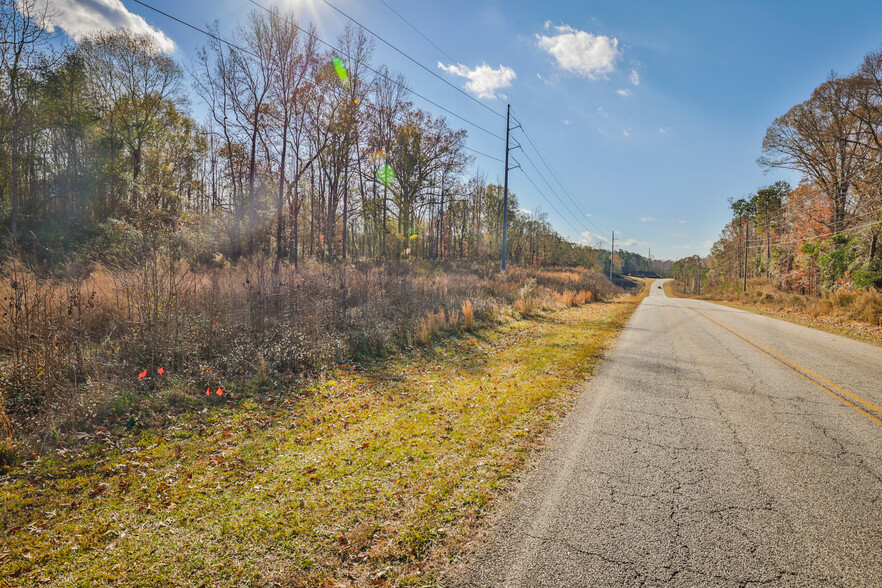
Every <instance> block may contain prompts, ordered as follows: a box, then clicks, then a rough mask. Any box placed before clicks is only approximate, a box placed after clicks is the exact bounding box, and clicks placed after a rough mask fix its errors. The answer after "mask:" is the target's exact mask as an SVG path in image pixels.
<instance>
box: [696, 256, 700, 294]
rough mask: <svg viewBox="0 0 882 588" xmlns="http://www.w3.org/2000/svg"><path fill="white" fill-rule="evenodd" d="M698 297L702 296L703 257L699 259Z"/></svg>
mask: <svg viewBox="0 0 882 588" xmlns="http://www.w3.org/2000/svg"><path fill="white" fill-rule="evenodd" d="M697 293H698V295H699V296H700V295H701V257H699V258H698V292H697Z"/></svg>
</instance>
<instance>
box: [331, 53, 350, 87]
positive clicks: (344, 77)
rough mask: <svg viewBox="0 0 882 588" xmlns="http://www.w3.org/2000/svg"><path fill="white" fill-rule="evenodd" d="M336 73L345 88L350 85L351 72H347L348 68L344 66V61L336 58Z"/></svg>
mask: <svg viewBox="0 0 882 588" xmlns="http://www.w3.org/2000/svg"><path fill="white" fill-rule="evenodd" d="M334 71H336V72H337V77H338V78H340V81H341V82H343V85H344V86H348V85H349V72H348V71H346V66H345V65H343V60H342V59H340V58H339V57H337V56H336V55H335V56H334Z"/></svg>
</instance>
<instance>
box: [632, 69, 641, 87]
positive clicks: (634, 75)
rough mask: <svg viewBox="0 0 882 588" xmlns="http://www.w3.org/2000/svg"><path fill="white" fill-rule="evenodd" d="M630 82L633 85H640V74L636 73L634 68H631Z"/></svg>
mask: <svg viewBox="0 0 882 588" xmlns="http://www.w3.org/2000/svg"><path fill="white" fill-rule="evenodd" d="M631 83H632V84H634V85H635V86H639V85H640V75H639V74H638V73H637V70H636V69H632V70H631Z"/></svg>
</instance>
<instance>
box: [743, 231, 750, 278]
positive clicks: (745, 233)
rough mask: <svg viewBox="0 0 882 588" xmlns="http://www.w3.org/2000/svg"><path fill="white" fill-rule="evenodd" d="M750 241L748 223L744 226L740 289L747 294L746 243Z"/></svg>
mask: <svg viewBox="0 0 882 588" xmlns="http://www.w3.org/2000/svg"><path fill="white" fill-rule="evenodd" d="M749 241H750V221H749V220H748V221H747V224H746V225H744V285H743V286H742V287H741V291H742V292H747V243H748V242H749Z"/></svg>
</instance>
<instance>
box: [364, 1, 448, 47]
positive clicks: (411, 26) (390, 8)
mask: <svg viewBox="0 0 882 588" xmlns="http://www.w3.org/2000/svg"><path fill="white" fill-rule="evenodd" d="M380 2H382V3H383V5H384V6H385V7H386V8H388V9H389V10H391V11H392V12H393V13H394V14H395V16H397V17H398V18H400V19H401V20H403V21H404V22H405V24H406V25H407V26H409V27H410V28H412V29H413V30H415V31H416V32H417V34H418V35H419V36H420V37H422V38H423V39H425V40H426V41H428V42H429V43H430V44H431V45H432V47H434V48H435V49H437V50H438V51H440V52H441V53H442V54H443V55H444V57H446V58H447V59H449V60H450V61H451V62H456V59H454V58H453V57H451V56H450V54H449V53H447V51H445V50H444V49H442V48H441V47H439V46H438V45H436V44H435V42H434V41H432V39H430V38H429V37H427V36H426V35H424V34H423V32H422V31H421V30H419V29H418V28H416V27H415V26H414V25H412V24H411V23H410V21H409V20H407V19H406V18H404V17H403V16H401V14H400V13H399V12H398V11H397V10H395V9H394V8H392V7H391V6H389V4H388V3H387V2H386V0H380Z"/></svg>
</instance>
